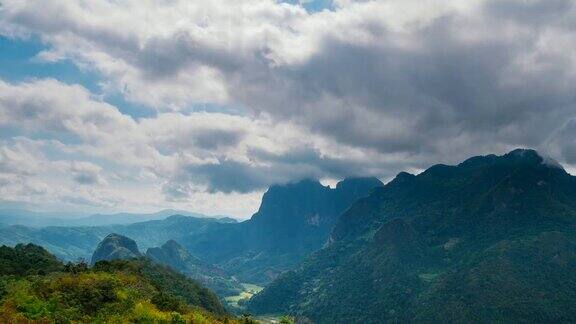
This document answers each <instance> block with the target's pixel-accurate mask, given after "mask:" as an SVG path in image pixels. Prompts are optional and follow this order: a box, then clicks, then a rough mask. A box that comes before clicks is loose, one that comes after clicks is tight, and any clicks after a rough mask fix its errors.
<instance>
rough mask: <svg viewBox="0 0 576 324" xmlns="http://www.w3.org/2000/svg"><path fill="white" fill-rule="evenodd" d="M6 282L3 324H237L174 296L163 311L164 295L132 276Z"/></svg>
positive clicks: (0, 311) (91, 274)
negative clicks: (54, 323) (40, 323)
mask: <svg viewBox="0 0 576 324" xmlns="http://www.w3.org/2000/svg"><path fill="white" fill-rule="evenodd" d="M0 280H2V281H3V286H4V287H5V293H4V296H3V297H2V300H1V301H0V314H1V315H0V322H23V323H25V322H27V321H34V322H37V321H39V322H42V321H44V322H49V323H51V322H63V323H66V322H101V323H131V322H139V323H194V324H196V323H197V324H212V323H223V322H227V323H237V321H236V320H235V319H232V318H228V319H226V318H224V317H216V316H215V315H212V314H209V313H208V312H206V311H204V310H201V309H198V308H193V307H190V306H187V305H186V304H184V303H183V302H182V301H180V300H179V299H175V298H174V297H170V298H172V299H168V300H169V301H170V303H163V304H162V306H158V305H156V304H154V302H153V300H155V301H156V300H159V299H157V298H156V299H155V298H154V296H158V295H159V294H160V295H161V292H159V291H158V290H157V289H156V288H155V287H153V286H152V285H151V284H150V283H148V282H146V280H142V278H140V277H138V276H135V275H132V274H126V273H106V272H90V271H88V272H83V273H78V274H73V273H52V274H50V275H47V276H28V277H21V278H15V277H14V278H9V277H3V278H2V279H0ZM165 299H166V298H165V297H164V298H163V299H161V300H162V301H164V300H165ZM159 308H175V309H163V310H160V309H159Z"/></svg>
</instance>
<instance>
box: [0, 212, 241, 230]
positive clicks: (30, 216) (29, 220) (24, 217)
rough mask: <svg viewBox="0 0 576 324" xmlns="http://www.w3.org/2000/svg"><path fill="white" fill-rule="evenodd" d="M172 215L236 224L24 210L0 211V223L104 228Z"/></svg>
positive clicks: (146, 215)
mask: <svg viewBox="0 0 576 324" xmlns="http://www.w3.org/2000/svg"><path fill="white" fill-rule="evenodd" d="M172 215H182V216H190V217H195V218H215V219H220V220H221V221H222V222H236V220H235V219H233V218H230V217H228V216H222V215H215V216H207V215H204V214H200V213H194V212H189V211H184V210H174V209H164V210H161V211H158V212H155V213H117V214H94V215H87V214H83V213H69V212H35V211H29V210H25V209H16V208H12V209H0V223H3V224H4V225H22V226H28V227H46V226H106V225H119V224H122V225H125V224H132V223H138V222H145V221H151V220H162V219H165V218H167V217H169V216H172Z"/></svg>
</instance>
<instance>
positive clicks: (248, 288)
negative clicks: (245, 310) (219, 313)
mask: <svg viewBox="0 0 576 324" xmlns="http://www.w3.org/2000/svg"><path fill="white" fill-rule="evenodd" d="M241 286H242V288H244V290H243V291H242V292H240V293H239V294H238V295H234V296H228V297H225V298H224V299H225V300H226V303H228V305H230V306H232V307H234V308H242V306H241V305H240V304H239V302H240V301H241V300H248V299H250V298H252V296H254V295H255V294H257V293H259V292H260V291H262V289H264V287H260V286H257V285H254V284H250V283H241Z"/></svg>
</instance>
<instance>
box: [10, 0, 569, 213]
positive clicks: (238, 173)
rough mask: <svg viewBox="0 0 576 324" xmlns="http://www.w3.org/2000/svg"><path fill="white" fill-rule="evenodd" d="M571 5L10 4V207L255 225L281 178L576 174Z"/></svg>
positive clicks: (440, 1)
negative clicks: (549, 168) (522, 161)
mask: <svg viewBox="0 0 576 324" xmlns="http://www.w3.org/2000/svg"><path fill="white" fill-rule="evenodd" d="M575 86H576V3H575V1H568V0H507V1H501V0H467V1H461V0H437V1H434V0H378V1H370V0H363V1H355V0H317V1H302V2H298V1H288V2H280V1H272V0H234V1H230V0H195V1H185V0H123V1H116V0H85V1H83V0H75V1H67V0H0V207H22V208H29V209H34V210H49V211H57V210H62V211H84V212H118V211H131V212H140V211H142V212H148V211H156V210H159V209H164V208H176V209H185V210H190V211H196V212H201V213H206V214H226V215H232V216H235V217H239V218H247V217H249V216H250V215H251V214H252V213H253V212H255V211H256V210H257V208H258V206H259V203H260V199H261V197H262V194H263V193H264V192H265V190H266V188H268V187H269V186H270V185H273V184H282V183H287V182H292V181H298V180H300V179H303V178H317V179H321V180H322V181H324V182H325V183H334V181H337V180H338V179H342V178H344V177H349V176H376V177H378V178H380V179H382V180H387V179H391V178H393V177H394V176H395V175H396V174H397V173H398V172H400V171H408V172H419V171H421V170H423V169H425V168H427V167H429V166H431V165H433V164H437V163H446V164H455V163H458V162H460V161H462V160H464V159H466V158H468V157H470V156H474V155H483V154H490V153H495V154H502V153H505V152H507V151H510V150H512V149H514V148H518V147H525V148H534V149H537V150H538V151H539V152H541V154H545V155H548V156H551V157H552V158H554V159H556V160H558V161H559V162H560V163H562V164H563V165H564V167H565V168H566V169H567V170H569V171H570V172H572V170H575V167H576V98H575V96H576V91H575Z"/></svg>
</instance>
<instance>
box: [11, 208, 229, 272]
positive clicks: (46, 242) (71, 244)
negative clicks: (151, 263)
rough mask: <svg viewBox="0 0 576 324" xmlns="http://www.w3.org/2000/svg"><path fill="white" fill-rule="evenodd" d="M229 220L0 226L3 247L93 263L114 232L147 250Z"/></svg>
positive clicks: (180, 218)
mask: <svg viewBox="0 0 576 324" xmlns="http://www.w3.org/2000/svg"><path fill="white" fill-rule="evenodd" d="M234 222H235V221H231V220H230V219H228V218H220V219H216V218H197V217H190V216H182V215H173V216H170V217H168V218H166V219H162V220H151V221H146V222H139V223H133V224H127V225H106V226H48V227H41V228H36V227H29V226H21V225H12V226H4V227H0V244H5V245H9V246H14V245H16V244H18V243H34V244H37V245H40V246H43V247H45V248H46V249H47V250H48V251H50V252H51V253H53V254H54V255H56V256H57V257H58V258H60V259H62V260H64V261H77V260H78V259H85V260H90V257H91V255H92V252H93V251H94V250H95V249H96V247H97V245H98V243H99V242H100V241H101V240H102V239H104V238H105V237H106V236H107V235H108V234H110V233H117V234H121V235H125V236H128V237H134V238H136V241H137V242H138V245H139V246H140V247H141V248H143V249H147V248H149V247H156V246H159V245H162V244H164V243H165V242H166V241H168V240H170V239H177V238H179V237H183V236H189V235H195V234H197V233H200V232H202V231H204V230H206V229H207V228H208V227H209V226H210V225H212V224H214V223H225V224H229V223H234Z"/></svg>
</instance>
